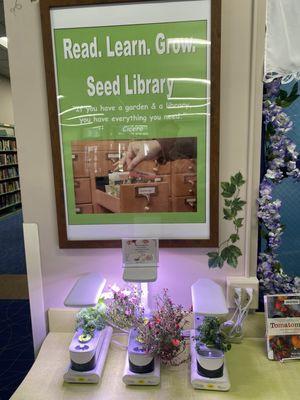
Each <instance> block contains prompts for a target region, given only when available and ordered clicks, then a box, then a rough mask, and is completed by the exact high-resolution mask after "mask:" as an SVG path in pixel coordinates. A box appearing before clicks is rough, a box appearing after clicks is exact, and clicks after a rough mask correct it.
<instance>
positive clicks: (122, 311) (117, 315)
mask: <svg viewBox="0 0 300 400" xmlns="http://www.w3.org/2000/svg"><path fill="white" fill-rule="evenodd" d="M141 295H142V292H141V290H140V289H138V288H137V287H136V286H135V285H130V286H128V287H127V288H124V289H121V288H119V287H118V286H116V285H113V286H112V287H111V288H110V292H109V293H108V295H107V296H106V320H107V322H108V323H109V324H110V325H111V326H113V327H115V328H117V329H120V330H123V331H126V332H128V331H129V330H130V329H131V328H132V327H136V326H137V325H139V324H141V323H143V321H144V308H143V307H142V305H141Z"/></svg>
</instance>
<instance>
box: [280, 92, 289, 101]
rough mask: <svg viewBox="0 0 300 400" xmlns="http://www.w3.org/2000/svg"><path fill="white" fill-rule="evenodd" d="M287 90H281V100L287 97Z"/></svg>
mask: <svg viewBox="0 0 300 400" xmlns="http://www.w3.org/2000/svg"><path fill="white" fill-rule="evenodd" d="M287 95H288V94H287V92H286V91H285V90H279V98H280V100H284V99H286V98H287Z"/></svg>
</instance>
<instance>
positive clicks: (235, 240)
mask: <svg viewBox="0 0 300 400" xmlns="http://www.w3.org/2000/svg"><path fill="white" fill-rule="evenodd" d="M229 239H230V240H231V242H232V243H235V242H237V241H238V240H240V237H239V235H238V234H237V233H233V234H232V235H230V238H229Z"/></svg>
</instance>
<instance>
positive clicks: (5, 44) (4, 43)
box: [0, 36, 8, 49]
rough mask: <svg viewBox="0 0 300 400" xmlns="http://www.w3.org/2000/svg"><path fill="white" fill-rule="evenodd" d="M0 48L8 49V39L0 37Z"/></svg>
mask: <svg viewBox="0 0 300 400" xmlns="http://www.w3.org/2000/svg"><path fill="white" fill-rule="evenodd" d="M0 46H1V47H4V48H5V49H7V47H8V39H7V37H6V36H1V37H0Z"/></svg>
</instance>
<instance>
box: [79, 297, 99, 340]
mask: <svg viewBox="0 0 300 400" xmlns="http://www.w3.org/2000/svg"><path fill="white" fill-rule="evenodd" d="M105 325H106V323H105V304H104V302H103V300H101V299H100V300H99V302H98V304H97V305H96V306H95V307H88V308H83V309H82V310H80V311H79V313H78V314H77V315H76V330H77V329H79V328H81V329H82V333H83V334H85V335H91V336H94V332H95V331H96V330H98V331H101V330H102V329H104V328H105Z"/></svg>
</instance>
